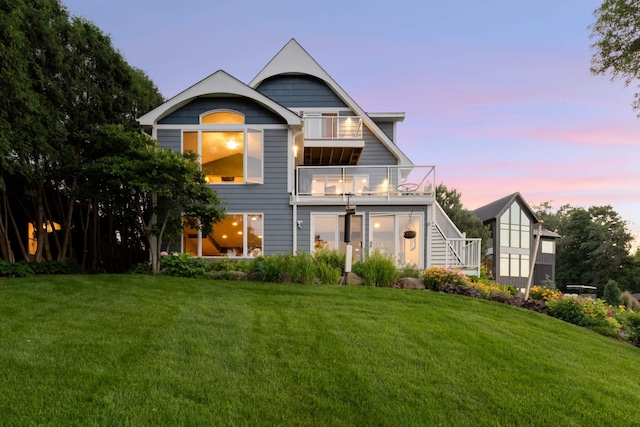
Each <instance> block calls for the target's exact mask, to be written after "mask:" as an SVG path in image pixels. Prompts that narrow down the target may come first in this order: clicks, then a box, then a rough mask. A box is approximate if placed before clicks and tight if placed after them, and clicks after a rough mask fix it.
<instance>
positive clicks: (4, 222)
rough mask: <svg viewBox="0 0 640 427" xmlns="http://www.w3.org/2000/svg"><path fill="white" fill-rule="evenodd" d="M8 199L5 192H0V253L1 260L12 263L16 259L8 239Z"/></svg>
mask: <svg viewBox="0 0 640 427" xmlns="http://www.w3.org/2000/svg"><path fill="white" fill-rule="evenodd" d="M8 210H9V198H8V197H7V193H6V191H3V192H2V214H1V216H0V252H1V253H2V259H3V260H5V261H7V262H10V263H12V264H13V263H14V262H16V257H15V255H14V253H13V248H11V239H10V238H9V212H8Z"/></svg>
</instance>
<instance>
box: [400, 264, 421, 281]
mask: <svg viewBox="0 0 640 427" xmlns="http://www.w3.org/2000/svg"><path fill="white" fill-rule="evenodd" d="M398 275H399V276H400V277H415V278H416V279H419V278H420V270H419V269H418V267H416V265H415V264H406V265H403V266H402V267H401V268H400V269H399V271H398Z"/></svg>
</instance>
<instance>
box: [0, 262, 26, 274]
mask: <svg viewBox="0 0 640 427" xmlns="http://www.w3.org/2000/svg"><path fill="white" fill-rule="evenodd" d="M32 274H33V269H32V268H31V266H30V264H29V263H26V262H24V261H19V262H16V263H13V264H12V263H10V262H7V261H4V260H0V276H10V277H27V276H31V275H32Z"/></svg>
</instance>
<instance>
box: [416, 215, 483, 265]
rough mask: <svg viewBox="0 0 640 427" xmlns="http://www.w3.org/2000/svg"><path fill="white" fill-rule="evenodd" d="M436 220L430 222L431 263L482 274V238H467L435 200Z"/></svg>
mask: <svg viewBox="0 0 640 427" xmlns="http://www.w3.org/2000/svg"><path fill="white" fill-rule="evenodd" d="M433 206H434V220H433V221H431V224H430V236H429V237H430V239H431V265H430V267H445V268H451V269H456V270H460V271H462V272H463V273H464V274H467V275H473V276H480V260H481V258H480V248H481V241H482V239H477V238H474V239H471V238H467V237H466V236H465V234H464V233H462V232H460V230H458V227H456V226H455V224H454V223H453V222H452V221H451V219H449V217H448V216H447V215H446V214H445V213H444V211H443V210H442V207H441V206H440V205H439V204H438V202H435V203H434V204H433Z"/></svg>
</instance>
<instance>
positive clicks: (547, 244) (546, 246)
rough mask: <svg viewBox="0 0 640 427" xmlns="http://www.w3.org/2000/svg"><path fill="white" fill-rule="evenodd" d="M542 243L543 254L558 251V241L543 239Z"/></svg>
mask: <svg viewBox="0 0 640 427" xmlns="http://www.w3.org/2000/svg"><path fill="white" fill-rule="evenodd" d="M540 244H541V245H542V253H543V254H555V253H556V242H554V241H553V240H542V241H541V242H540Z"/></svg>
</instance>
